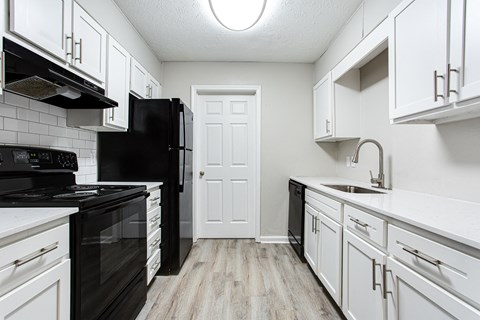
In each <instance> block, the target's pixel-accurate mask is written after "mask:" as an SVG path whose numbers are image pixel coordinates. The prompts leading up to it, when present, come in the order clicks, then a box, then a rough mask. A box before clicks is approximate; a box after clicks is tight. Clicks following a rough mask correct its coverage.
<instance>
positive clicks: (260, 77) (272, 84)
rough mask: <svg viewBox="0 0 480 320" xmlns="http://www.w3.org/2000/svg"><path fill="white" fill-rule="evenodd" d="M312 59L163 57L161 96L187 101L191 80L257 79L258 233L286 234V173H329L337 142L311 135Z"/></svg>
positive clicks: (226, 81)
mask: <svg viewBox="0 0 480 320" xmlns="http://www.w3.org/2000/svg"><path fill="white" fill-rule="evenodd" d="M312 77H313V65H312V64H282V63H188V62H185V63H182V62H165V63H164V84H163V90H164V96H166V97H180V98H181V99H182V100H184V101H185V102H186V103H187V104H188V105H190V88H191V85H223V84H228V85H245V84H246V85H261V87H262V123H261V126H262V128H261V131H262V137H261V144H262V145H261V158H262V160H261V235H262V236H286V235H287V220H288V190H287V189H288V177H289V176H290V175H332V174H333V173H334V171H335V163H334V162H335V160H334V157H335V154H336V150H335V149H336V147H335V146H333V145H331V146H327V147H326V148H325V149H322V148H319V147H318V146H317V145H316V144H315V143H314V142H313V139H312V130H313V129H312Z"/></svg>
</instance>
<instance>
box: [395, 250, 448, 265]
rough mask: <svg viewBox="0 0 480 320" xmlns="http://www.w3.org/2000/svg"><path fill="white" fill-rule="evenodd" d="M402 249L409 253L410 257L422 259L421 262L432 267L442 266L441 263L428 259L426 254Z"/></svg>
mask: <svg viewBox="0 0 480 320" xmlns="http://www.w3.org/2000/svg"><path fill="white" fill-rule="evenodd" d="M402 249H403V250H404V251H406V252H408V253H410V254H411V255H414V256H415V257H417V258H419V259H422V260H423V261H425V262H428V263H430V264H432V265H434V266H439V265H440V264H442V261H440V260H437V259H434V258H432V257H429V256H427V255H426V254H424V253H422V252H420V251H418V250H417V249H410V248H405V247H403V248H402Z"/></svg>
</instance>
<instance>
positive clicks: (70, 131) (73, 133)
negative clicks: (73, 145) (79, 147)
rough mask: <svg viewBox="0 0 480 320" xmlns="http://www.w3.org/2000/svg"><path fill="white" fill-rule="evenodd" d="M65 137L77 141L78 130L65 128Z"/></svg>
mask: <svg viewBox="0 0 480 320" xmlns="http://www.w3.org/2000/svg"><path fill="white" fill-rule="evenodd" d="M67 137H68V138H72V139H78V130H75V129H69V128H67Z"/></svg>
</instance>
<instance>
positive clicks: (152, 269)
mask: <svg viewBox="0 0 480 320" xmlns="http://www.w3.org/2000/svg"><path fill="white" fill-rule="evenodd" d="M161 256H162V255H161V254H160V249H157V251H155V252H154V253H153V255H152V257H151V258H150V259H148V261H147V284H149V283H150V282H151V281H152V279H153V277H154V276H155V274H156V273H157V271H158V269H160V263H161V260H160V259H161Z"/></svg>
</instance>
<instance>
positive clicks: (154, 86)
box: [148, 75, 162, 99]
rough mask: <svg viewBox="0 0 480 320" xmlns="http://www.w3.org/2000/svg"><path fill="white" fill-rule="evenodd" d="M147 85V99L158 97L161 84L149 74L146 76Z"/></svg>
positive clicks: (160, 92)
mask: <svg viewBox="0 0 480 320" xmlns="http://www.w3.org/2000/svg"><path fill="white" fill-rule="evenodd" d="M148 86H149V89H148V90H149V92H148V93H149V95H148V98H149V99H160V97H161V94H162V86H161V85H160V83H159V82H158V81H157V80H156V79H155V78H153V77H152V76H151V75H149V77H148Z"/></svg>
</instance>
